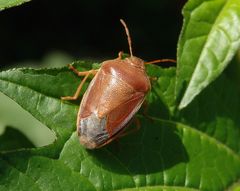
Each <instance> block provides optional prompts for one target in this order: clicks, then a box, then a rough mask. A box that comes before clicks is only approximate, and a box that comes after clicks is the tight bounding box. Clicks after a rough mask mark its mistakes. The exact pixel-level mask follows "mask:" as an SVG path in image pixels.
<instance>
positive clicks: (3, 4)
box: [0, 0, 31, 11]
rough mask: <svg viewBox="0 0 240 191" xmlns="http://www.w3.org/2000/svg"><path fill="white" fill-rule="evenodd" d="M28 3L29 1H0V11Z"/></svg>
mask: <svg viewBox="0 0 240 191" xmlns="http://www.w3.org/2000/svg"><path fill="white" fill-rule="evenodd" d="M29 1H31V0H0V11H2V10H4V9H7V8H10V7H15V6H19V5H21V4H23V3H26V2H29Z"/></svg>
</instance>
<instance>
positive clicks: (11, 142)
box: [0, 127, 34, 151]
mask: <svg viewBox="0 0 240 191" xmlns="http://www.w3.org/2000/svg"><path fill="white" fill-rule="evenodd" d="M0 143H4V144H0V151H7V150H15V149H20V148H33V147H34V145H33V144H32V142H31V141H29V139H28V138H27V137H25V135H23V134H22V133H21V132H20V131H18V130H17V129H14V128H11V127H6V129H5V131H4V134H3V135H1V136H0Z"/></svg>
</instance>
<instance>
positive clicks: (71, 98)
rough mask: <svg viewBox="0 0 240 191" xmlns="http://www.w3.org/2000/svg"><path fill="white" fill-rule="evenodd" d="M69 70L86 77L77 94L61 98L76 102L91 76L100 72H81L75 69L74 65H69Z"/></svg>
mask: <svg viewBox="0 0 240 191" xmlns="http://www.w3.org/2000/svg"><path fill="white" fill-rule="evenodd" d="M69 69H71V70H72V71H73V72H74V73H75V74H77V75H78V76H84V78H83V80H82V81H81V83H80V84H79V86H78V88H77V90H76V92H75V94H74V95H73V96H65V97H61V100H76V99H77V98H78V97H79V94H80V92H81V90H82V87H83V84H84V83H85V82H86V80H87V78H88V77H89V75H90V74H93V75H95V74H96V73H97V72H98V70H89V71H84V72H80V71H78V70H77V69H76V68H74V67H73V66H72V65H69Z"/></svg>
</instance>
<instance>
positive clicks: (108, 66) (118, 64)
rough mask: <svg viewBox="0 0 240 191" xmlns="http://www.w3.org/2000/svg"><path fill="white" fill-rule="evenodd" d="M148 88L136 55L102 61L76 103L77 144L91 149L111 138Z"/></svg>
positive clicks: (145, 76) (146, 78) (122, 127)
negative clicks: (77, 108) (77, 106)
mask: <svg viewBox="0 0 240 191" xmlns="http://www.w3.org/2000/svg"><path fill="white" fill-rule="evenodd" d="M150 88H151V84H150V81H149V78H148V76H147V74H146V71H145V66H144V61H143V60H141V59H140V58H137V57H135V56H131V57H128V58H125V59H123V60H122V59H121V58H117V59H113V60H108V61H105V62H103V63H102V66H101V68H100V69H99V71H98V73H97V74H96V75H95V77H94V78H93V79H92V81H91V83H90V84H89V87H88V89H87V90H86V92H85V94H84V95H83V99H82V102H81V104H80V109H79V112H78V119H77V132H78V135H79V139H80V143H81V144H82V145H83V146H85V147H86V148H88V149H94V148H99V147H102V146H104V145H106V144H107V143H109V142H111V141H112V140H114V139H115V138H116V137H117V136H118V135H120V134H121V132H122V131H123V129H124V127H125V126H126V124H127V123H128V122H129V121H130V119H131V118H132V117H133V115H134V114H135V113H136V112H137V111H138V110H139V108H140V106H141V105H142V103H143V101H144V99H145V96H146V94H147V93H148V91H149V90H150Z"/></svg>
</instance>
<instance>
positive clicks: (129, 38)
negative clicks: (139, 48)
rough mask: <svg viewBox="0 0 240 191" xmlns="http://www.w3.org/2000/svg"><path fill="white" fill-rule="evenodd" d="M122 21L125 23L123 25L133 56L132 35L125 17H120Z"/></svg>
mask: <svg viewBox="0 0 240 191" xmlns="http://www.w3.org/2000/svg"><path fill="white" fill-rule="evenodd" d="M120 22H121V23H122V25H123V27H124V29H125V31H126V35H127V39H128V45H129V51H130V55H131V56H133V53H132V41H131V36H130V33H129V30H128V27H127V24H126V23H125V22H124V20H123V19H120Z"/></svg>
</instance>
